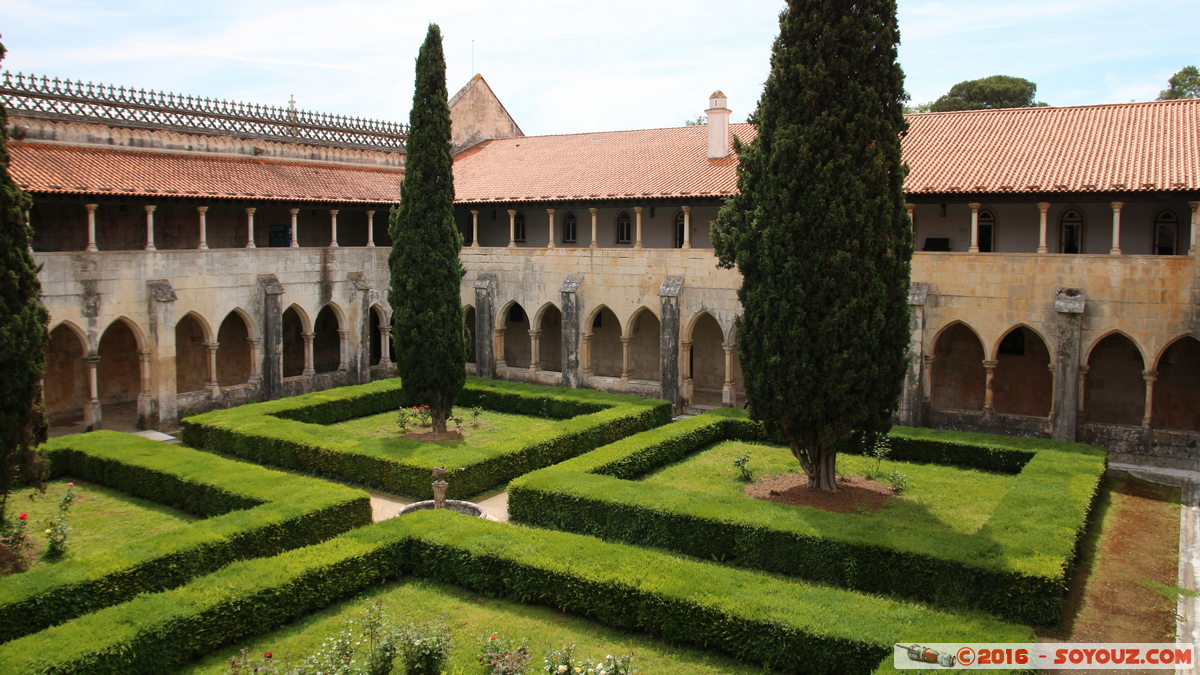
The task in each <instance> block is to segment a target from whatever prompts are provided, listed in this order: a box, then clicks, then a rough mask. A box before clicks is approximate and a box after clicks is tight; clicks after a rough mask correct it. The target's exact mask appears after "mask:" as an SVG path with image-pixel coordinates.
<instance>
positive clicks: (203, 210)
mask: <svg viewBox="0 0 1200 675" xmlns="http://www.w3.org/2000/svg"><path fill="white" fill-rule="evenodd" d="M196 210H197V211H199V212H200V245H199V246H197V247H196V248H198V249H200V250H201V251H207V250H208V207H207V206H197V207H196Z"/></svg>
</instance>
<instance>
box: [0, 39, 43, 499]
mask: <svg viewBox="0 0 1200 675" xmlns="http://www.w3.org/2000/svg"><path fill="white" fill-rule="evenodd" d="M4 52H5V49H4V45H0V59H3V58H4ZM7 140H8V115H7V113H6V112H5V111H4V109H3V108H0V275H2V276H0V522H2V521H3V519H4V509H5V506H6V505H7V503H8V493H9V491H10V490H12V489H13V487H14V486H16V485H17V484H19V483H22V482H25V481H27V480H32V481H33V482H35V483H37V484H38V485H41V483H42V480H43V478H44V473H45V469H44V465H43V463H42V460H41V456H40V453H38V451H37V450H36V447H37V446H38V445H39V444H40V443H42V441H45V440H46V415H45V410H44V408H43V405H42V375H43V373H44V371H45V367H46V344H47V342H48V341H49V337H48V336H47V334H46V323H47V322H48V321H49V318H50V315H49V313H48V312H47V311H46V308H45V307H43V306H42V303H41V295H42V285H41V283H40V282H38V278H37V272H38V268H37V265H36V264H34V262H33V256H31V255H30V254H29V244H30V241H31V240H32V236H33V233H32V232H31V231H30V229H29V225H28V223H27V222H26V221H25V211H26V210H27V209H29V207H30V206H31V205H32V200H31V199H30V198H29V195H27V194H25V193H24V192H22V191H21V190H20V189H19V188H18V187H17V184H16V183H14V182H13V179H12V177H11V176H9V175H8V162H9V156H8V151H7V150H6V149H5V148H4V143H5V142H7Z"/></svg>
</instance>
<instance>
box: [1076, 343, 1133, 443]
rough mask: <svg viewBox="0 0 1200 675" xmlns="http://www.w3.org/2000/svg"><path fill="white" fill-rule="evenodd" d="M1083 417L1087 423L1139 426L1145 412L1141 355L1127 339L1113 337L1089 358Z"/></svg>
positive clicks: (1093, 351)
mask: <svg viewBox="0 0 1200 675" xmlns="http://www.w3.org/2000/svg"><path fill="white" fill-rule="evenodd" d="M1087 365H1088V370H1087V376H1086V386H1085V387H1084V402H1083V409H1084V414H1085V416H1086V418H1087V421H1089V422H1100V423H1103V424H1127V425H1131V426H1138V425H1141V423H1142V417H1143V416H1144V414H1145V411H1146V379H1145V377H1143V376H1142V371H1143V370H1145V367H1144V362H1143V361H1142V353H1141V352H1140V351H1138V348H1137V346H1136V345H1134V344H1133V341H1132V340H1130V339H1129V338H1127V337H1125V336H1124V335H1121V334H1120V333H1113V334H1112V335H1109V336H1108V337H1106V338H1104V339H1103V340H1101V341H1100V342H1099V343H1097V344H1096V346H1095V347H1093V348H1092V353H1091V354H1090V355H1088V364H1087Z"/></svg>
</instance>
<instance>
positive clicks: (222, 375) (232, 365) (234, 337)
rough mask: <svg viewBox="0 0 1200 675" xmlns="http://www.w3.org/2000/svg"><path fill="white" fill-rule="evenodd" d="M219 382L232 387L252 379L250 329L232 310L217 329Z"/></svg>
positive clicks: (239, 315)
mask: <svg viewBox="0 0 1200 675" xmlns="http://www.w3.org/2000/svg"><path fill="white" fill-rule="evenodd" d="M217 344H218V345H219V346H218V347H217V384H219V385H221V386H222V387H232V386H234V385H237V384H245V383H247V382H249V381H250V374H251V373H252V372H253V371H254V368H253V365H254V364H253V363H251V356H250V329H249V328H247V327H246V320H245V319H243V318H242V316H241V314H239V313H237V312H230V313H229V315H228V316H226V317H225V320H224V321H222V322H221V327H220V328H219V329H217Z"/></svg>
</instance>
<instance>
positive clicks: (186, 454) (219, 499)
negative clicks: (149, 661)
mask: <svg viewBox="0 0 1200 675" xmlns="http://www.w3.org/2000/svg"><path fill="white" fill-rule="evenodd" d="M43 447H44V448H45V449H46V451H47V456H48V459H49V462H50V468H51V473H52V475H54V476H71V477H75V478H79V479H82V480H87V481H91V482H93V483H98V484H100V485H105V486H108V487H111V488H115V489H118V490H121V491H123V492H126V493H128V494H131V495H134V496H137V497H142V498H144V499H149V500H151V501H154V502H158V503H160V504H165V505H168V506H173V507H175V508H178V509H181V510H183V511H187V512H188V513H191V514H193V515H198V516H204V517H206V518H205V519H204V520H200V521H197V522H194V523H191V524H189V525H186V526H183V527H180V528H178V529H175V530H172V531H170V532H165V533H162V534H159V535H156V536H153V537H148V538H146V539H142V540H139V541H135V542H130V543H128V544H125V545H123V546H120V547H117V548H114V549H112V550H109V551H106V552H103V553H99V554H95V555H90V556H86V557H78V558H71V559H67V560H65V561H62V562H59V563H56V564H54V565H45V566H41V567H37V568H34V569H32V570H30V571H28V572H23V573H21V574H14V575H9V576H6V577H3V578H0V641H4V640H11V639H13V638H16V637H19V636H22V635H27V634H29V633H33V632H35V631H38V630H41V629H43V628H45V627H47V626H53V625H56V624H59V623H62V622H63V621H67V620H69V619H72V618H75V617H77V616H81V615H83V614H87V613H88V612H92V611H95V610H97V609H99V608H102V607H108V606H110V605H115V604H117V603H121V602H124V601H126V600H128V599H130V598H132V597H134V596H136V595H138V594H140V593H146V592H154V591H159V590H162V589H167V588H173V587H175V586H179V585H180V584H184V583H186V582H188V581H190V580H191V579H194V578H196V577H199V576H203V575H205V574H208V573H209V572H212V571H213V570H216V569H219V568H221V567H224V566H225V565H227V564H229V563H230V562H231V561H234V560H240V559H244V558H253V557H259V556H270V555H275V554H277V553H279V552H281V551H286V550H288V549H292V548H298V547H301V546H308V545H311V544H314V543H316V542H319V541H323V540H325V539H328V538H330V537H333V536H336V535H338V534H341V533H343V532H345V531H347V530H349V529H351V528H355V527H359V526H361V525H365V524H368V523H370V522H371V502H370V498H369V497H368V496H367V494H366V493H364V492H362V491H361V490H355V489H352V488H348V487H343V486H341V485H334V484H331V483H327V482H325V481H320V480H315V479H312V478H306V477H303V476H293V475H289V474H285V473H280V472H278V471H271V470H268V469H264V468H262V467H259V466H254V465H252V464H246V463H243V462H235V461H231V460H228V459H223V458H221V457H217V456H215V455H212V454H210V453H206V452H199V451H196V450H192V449H189V448H183V447H179V446H172V445H167V444H165V443H160V442H157V441H150V440H147V439H144V438H140V437H138V436H133V435H130V434H119V433H115V432H111V431H97V432H93V433H89V434H80V435H74V436H64V437H62V438H56V439H53V440H51V441H50V442H49V443H47V444H46V445H45V446H43ZM0 672H2V669H0Z"/></svg>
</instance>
